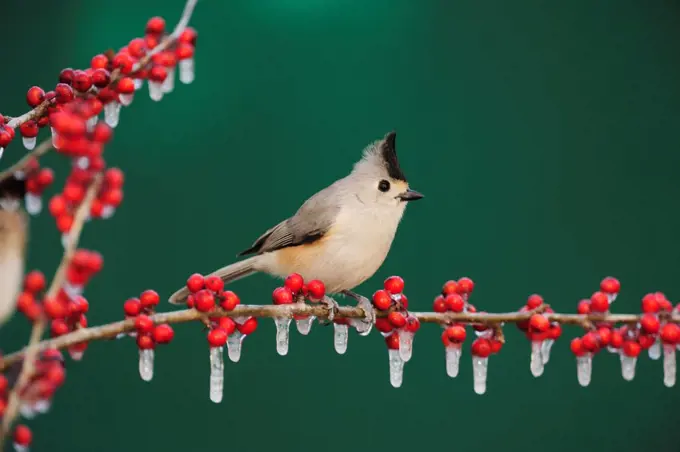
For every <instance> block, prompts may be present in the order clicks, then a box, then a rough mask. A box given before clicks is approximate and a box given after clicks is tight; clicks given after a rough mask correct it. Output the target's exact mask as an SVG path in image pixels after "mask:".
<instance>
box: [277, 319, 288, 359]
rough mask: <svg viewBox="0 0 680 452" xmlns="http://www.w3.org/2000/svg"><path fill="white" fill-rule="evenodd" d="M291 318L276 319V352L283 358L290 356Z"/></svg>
mask: <svg viewBox="0 0 680 452" xmlns="http://www.w3.org/2000/svg"><path fill="white" fill-rule="evenodd" d="M290 322H291V318H290V317H275V318H274V324H275V325H276V352H277V353H278V354H279V355H281V356H286V355H287V354H288V343H289V342H290Z"/></svg>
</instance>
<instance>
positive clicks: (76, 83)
mask: <svg viewBox="0 0 680 452" xmlns="http://www.w3.org/2000/svg"><path fill="white" fill-rule="evenodd" d="M71 85H72V86H73V88H74V89H75V90H76V91H79V92H81V93H84V92H86V91H88V90H89V89H90V88H92V77H90V75H89V74H88V73H86V72H84V71H75V72H74V73H73V82H71Z"/></svg>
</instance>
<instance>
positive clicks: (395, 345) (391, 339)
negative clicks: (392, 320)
mask: <svg viewBox="0 0 680 452" xmlns="http://www.w3.org/2000/svg"><path fill="white" fill-rule="evenodd" d="M385 344H387V348H389V349H390V350H399V335H398V334H397V333H392V334H390V335H389V336H387V337H386V338H385Z"/></svg>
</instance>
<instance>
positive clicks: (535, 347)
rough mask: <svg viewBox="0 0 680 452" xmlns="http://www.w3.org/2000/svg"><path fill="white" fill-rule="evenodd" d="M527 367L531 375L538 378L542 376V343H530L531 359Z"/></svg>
mask: <svg viewBox="0 0 680 452" xmlns="http://www.w3.org/2000/svg"><path fill="white" fill-rule="evenodd" d="M529 367H530V368H531V375H533V376H534V377H540V376H541V375H543V370H544V367H543V341H531V358H530V364H529Z"/></svg>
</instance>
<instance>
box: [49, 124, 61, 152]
mask: <svg viewBox="0 0 680 452" xmlns="http://www.w3.org/2000/svg"><path fill="white" fill-rule="evenodd" d="M50 133H51V134H52V147H53V148H54V149H59V146H58V145H59V143H58V141H57V131H56V130H55V128H54V127H50Z"/></svg>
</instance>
